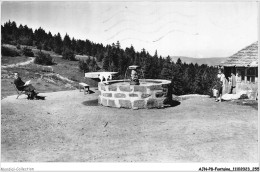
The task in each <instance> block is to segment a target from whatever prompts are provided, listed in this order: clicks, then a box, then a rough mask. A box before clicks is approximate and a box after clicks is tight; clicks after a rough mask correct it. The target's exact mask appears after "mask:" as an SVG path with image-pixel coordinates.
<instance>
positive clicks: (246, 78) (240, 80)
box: [224, 67, 258, 99]
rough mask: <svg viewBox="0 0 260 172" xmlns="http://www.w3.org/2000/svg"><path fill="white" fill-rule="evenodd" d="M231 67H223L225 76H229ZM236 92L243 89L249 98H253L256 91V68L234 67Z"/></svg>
mask: <svg viewBox="0 0 260 172" xmlns="http://www.w3.org/2000/svg"><path fill="white" fill-rule="evenodd" d="M232 68H233V67H224V74H225V76H226V78H227V79H228V77H230V75H231V69H232ZM234 69H235V71H236V93H239V92H241V91H245V92H246V93H247V95H248V97H249V98H250V99H255V96H256V93H257V92H258V68H257V67H254V68H252V67H251V68H246V67H235V68H234Z"/></svg>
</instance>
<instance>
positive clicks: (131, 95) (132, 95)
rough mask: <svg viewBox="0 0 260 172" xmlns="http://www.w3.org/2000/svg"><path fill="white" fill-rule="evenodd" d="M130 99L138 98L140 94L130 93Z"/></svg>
mask: <svg viewBox="0 0 260 172" xmlns="http://www.w3.org/2000/svg"><path fill="white" fill-rule="evenodd" d="M129 97H138V94H134V93H130V94H129Z"/></svg>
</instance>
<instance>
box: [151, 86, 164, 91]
mask: <svg viewBox="0 0 260 172" xmlns="http://www.w3.org/2000/svg"><path fill="white" fill-rule="evenodd" d="M148 88H150V90H151V91H152V90H163V87H162V86H161V85H151V86H148Z"/></svg>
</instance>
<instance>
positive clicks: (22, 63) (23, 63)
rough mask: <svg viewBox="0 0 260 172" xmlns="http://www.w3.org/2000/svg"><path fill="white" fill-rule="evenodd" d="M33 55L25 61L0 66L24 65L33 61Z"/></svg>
mask: <svg viewBox="0 0 260 172" xmlns="http://www.w3.org/2000/svg"><path fill="white" fill-rule="evenodd" d="M34 59H35V57H29V60H27V61H25V62H20V63H15V64H9V65H1V67H2V68H8V67H18V66H25V65H28V64H30V63H32V62H33V61H34Z"/></svg>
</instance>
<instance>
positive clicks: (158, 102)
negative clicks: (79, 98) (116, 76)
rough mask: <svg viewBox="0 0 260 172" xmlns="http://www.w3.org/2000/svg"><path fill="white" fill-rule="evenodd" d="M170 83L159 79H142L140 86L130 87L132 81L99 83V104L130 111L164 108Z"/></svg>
mask: <svg viewBox="0 0 260 172" xmlns="http://www.w3.org/2000/svg"><path fill="white" fill-rule="evenodd" d="M170 83H171V81H168V80H159V79H145V80H144V79H143V80H142V79H140V85H130V80H112V81H108V83H107V84H106V83H102V82H99V83H98V90H99V96H98V103H99V104H101V105H103V106H108V107H116V108H128V109H144V108H148V109H150V108H163V107H164V100H165V99H166V98H167V96H168V94H167V93H168V87H169V85H170Z"/></svg>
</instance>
